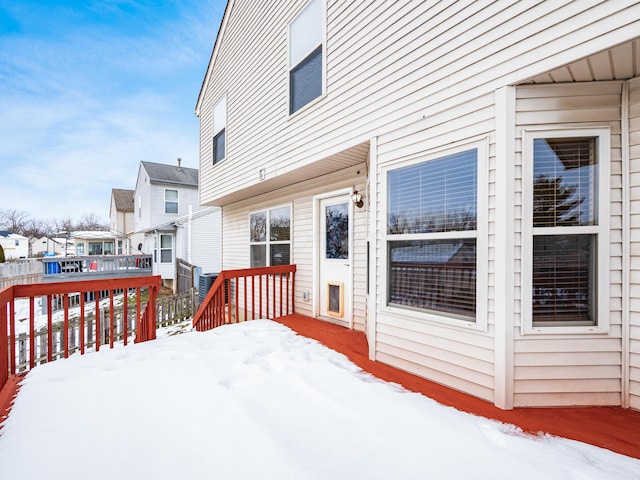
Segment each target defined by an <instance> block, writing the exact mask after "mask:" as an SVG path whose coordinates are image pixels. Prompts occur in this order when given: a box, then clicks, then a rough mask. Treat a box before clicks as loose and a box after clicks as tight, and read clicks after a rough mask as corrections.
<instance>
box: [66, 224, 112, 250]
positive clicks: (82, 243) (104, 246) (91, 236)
mask: <svg viewBox="0 0 640 480" xmlns="http://www.w3.org/2000/svg"><path fill="white" fill-rule="evenodd" d="M69 242H70V243H72V244H73V245H74V250H75V251H74V252H71V250H69V252H68V255H78V256H83V255H115V253H116V252H115V244H116V236H115V235H114V234H113V232H107V231H100V230H87V231H77V232H69Z"/></svg>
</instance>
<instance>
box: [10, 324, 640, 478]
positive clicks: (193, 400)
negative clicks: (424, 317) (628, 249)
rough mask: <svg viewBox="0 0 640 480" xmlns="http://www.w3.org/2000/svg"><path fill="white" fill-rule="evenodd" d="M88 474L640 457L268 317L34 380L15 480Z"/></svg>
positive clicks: (18, 439) (560, 465)
mask: <svg viewBox="0 0 640 480" xmlns="http://www.w3.org/2000/svg"><path fill="white" fill-rule="evenodd" d="M174 329H175V327H174ZM87 477H91V478H92V479H140V478H150V479H204V478H227V479H249V478H259V479H272V478H273V479H332V480H333V479H350V480H353V479H367V480H369V479H418V478H420V479H422V478H425V479H456V480H460V479H493V480H495V479H513V478H518V479H519V480H525V479H535V480H539V479H544V480H553V479H575V480H577V479H580V480H584V479H587V480H592V479H607V480H614V479H629V480H631V479H638V478H640V460H636V459H632V458H629V457H625V456H623V455H619V454H615V453H612V452H610V451H608V450H604V449H600V448H597V447H594V446H591V445H587V444H583V443H579V442H575V441H571V440H567V439H562V438H556V437H550V436H545V437H535V438H534V437H530V436H526V435H524V434H523V433H522V432H521V431H520V430H518V429H517V428H516V427H514V426H510V425H505V424H501V423H498V422H495V421H492V420H487V419H484V418H480V417H475V416H472V415H469V414H466V413H462V412H459V411H457V410H455V409H453V408H450V407H445V406H442V405H439V404H438V403H436V402H434V401H432V400H430V399H428V398H426V397H424V396H422V395H419V394H416V393H411V392H407V391H405V390H403V389H402V388H400V387H399V386H397V385H394V384H389V383H385V382H382V381H380V380H378V379H375V378H374V377H372V376H370V375H369V374H366V373H364V372H362V371H361V370H359V368H358V367H356V366H355V365H354V364H353V363H351V362H350V361H349V360H348V359H347V358H346V357H345V356H343V355H342V354H339V353H337V352H335V351H333V350H330V349H328V348H326V347H324V346H322V345H320V344H319V343H318V342H316V341H314V340H310V339H307V338H305V337H301V336H298V335H296V334H295V333H294V332H293V331H292V330H290V329H288V328H286V327H284V326H282V325H280V324H277V323H275V322H271V321H268V320H256V321H251V322H246V323H241V324H236V325H229V326H224V327H220V328H217V329H214V330H211V331H209V332H205V333H198V332H189V333H185V334H183V335H173V336H171V335H164V336H160V338H159V339H158V340H156V341H153V342H147V343H143V344H137V345H131V346H127V347H119V348H115V349H113V350H110V349H104V350H101V351H100V352H98V353H91V354H88V355H84V356H78V355H76V356H72V357H71V358H69V359H66V360H58V361H56V362H53V363H50V364H46V365H42V366H39V367H37V368H36V369H34V370H33V371H32V372H30V373H29V375H28V376H27V377H26V379H25V380H24V381H23V384H22V389H21V391H20V394H19V396H18V398H17V400H16V402H15V405H14V407H13V410H12V411H11V414H10V415H9V418H8V419H7V420H6V421H5V423H4V427H3V428H2V430H1V431H0V478H1V479H32V478H47V479H84V478H87Z"/></svg>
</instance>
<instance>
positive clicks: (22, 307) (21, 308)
mask: <svg viewBox="0 0 640 480" xmlns="http://www.w3.org/2000/svg"><path fill="white" fill-rule="evenodd" d="M113 298H114V306H118V305H119V304H121V303H122V295H115V296H114V297H113ZM14 305H15V306H14V308H15V318H16V335H20V334H28V333H29V315H30V308H31V307H30V303H29V299H28V298H19V299H17V300H16V301H15V304H14ZM108 305H109V298H108V297H107V298H103V299H102V300H100V308H103V307H107V306H108ZM33 307H34V308H33V310H34V312H33V313H34V315H33V324H34V329H35V330H36V331H38V330H40V329H41V328H44V327H46V326H47V322H48V319H47V314H46V311H43V308H42V297H36V298H35V299H34V302H33ZM95 310H96V302H95V301H89V302H86V303H85V314H86V315H89V314H91V313H93V312H95ZM79 316H80V306H76V307H70V308H69V317H70V318H74V317H79ZM51 321H52V323H53V324H56V323H61V322H64V310H62V309H60V310H57V311H55V312H53V313H52V314H51Z"/></svg>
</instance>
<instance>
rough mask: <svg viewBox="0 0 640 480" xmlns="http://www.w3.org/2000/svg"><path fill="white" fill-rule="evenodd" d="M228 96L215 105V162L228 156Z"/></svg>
mask: <svg viewBox="0 0 640 480" xmlns="http://www.w3.org/2000/svg"><path fill="white" fill-rule="evenodd" d="M226 129H227V97H222V98H221V99H220V100H218V103H216V104H215V105H214V106H213V164H214V165H215V164H216V163H218V162H221V161H222V160H224V158H225V156H226V138H225V131H226Z"/></svg>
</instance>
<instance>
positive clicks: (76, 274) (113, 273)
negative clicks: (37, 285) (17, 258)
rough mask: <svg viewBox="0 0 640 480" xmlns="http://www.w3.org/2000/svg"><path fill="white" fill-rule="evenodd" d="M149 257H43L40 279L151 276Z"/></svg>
mask: <svg viewBox="0 0 640 480" xmlns="http://www.w3.org/2000/svg"><path fill="white" fill-rule="evenodd" d="M151 260H152V258H151V255H89V256H84V257H80V256H74V257H43V258H42V279H43V280H44V281H52V280H55V281H57V280H69V279H74V280H80V279H89V278H106V277H110V278H113V277H121V276H122V277H127V276H134V275H141V276H147V275H151V270H152V268H151Z"/></svg>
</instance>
